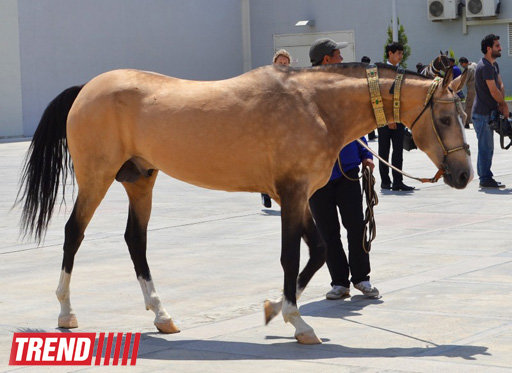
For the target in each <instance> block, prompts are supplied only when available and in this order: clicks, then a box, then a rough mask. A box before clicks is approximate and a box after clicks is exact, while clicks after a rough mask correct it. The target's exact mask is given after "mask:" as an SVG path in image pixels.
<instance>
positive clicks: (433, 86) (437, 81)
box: [423, 76, 443, 106]
mask: <svg viewBox="0 0 512 373" xmlns="http://www.w3.org/2000/svg"><path fill="white" fill-rule="evenodd" d="M442 81H443V78H440V77H438V76H436V77H435V78H434V80H433V81H432V84H431V85H430V87H429V88H428V92H427V97H425V103H424V104H423V105H424V106H427V104H428V102H429V101H430V99H431V98H432V95H433V94H434V92H435V91H436V89H437V87H438V86H439V84H440V83H441V82H442Z"/></svg>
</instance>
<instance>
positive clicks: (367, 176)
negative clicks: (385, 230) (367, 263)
mask: <svg viewBox="0 0 512 373" xmlns="http://www.w3.org/2000/svg"><path fill="white" fill-rule="evenodd" d="M363 194H364V195H365V197H366V211H365V213H364V230H363V242H362V244H363V250H364V252H365V253H366V254H368V253H370V250H371V248H372V241H373V240H374V239H375V237H376V236H377V225H376V224H375V215H374V214H373V207H374V206H377V205H378V204H379V198H378V197H377V193H375V177H374V176H373V173H372V169H371V168H370V167H368V166H366V167H364V168H363Z"/></svg>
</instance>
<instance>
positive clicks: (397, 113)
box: [393, 70, 404, 123]
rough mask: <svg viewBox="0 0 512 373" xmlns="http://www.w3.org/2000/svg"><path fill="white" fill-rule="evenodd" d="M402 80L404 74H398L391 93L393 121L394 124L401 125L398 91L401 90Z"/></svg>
mask: <svg viewBox="0 0 512 373" xmlns="http://www.w3.org/2000/svg"><path fill="white" fill-rule="evenodd" d="M401 71H403V70H401ZM403 79H404V73H403V72H399V73H398V74H397V75H396V78H395V88H394V92H393V118H394V120H395V123H402V122H401V121H400V89H401V88H402V80H403Z"/></svg>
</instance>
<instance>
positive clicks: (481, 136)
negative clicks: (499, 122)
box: [472, 112, 496, 183]
mask: <svg viewBox="0 0 512 373" xmlns="http://www.w3.org/2000/svg"><path fill="white" fill-rule="evenodd" d="M495 115H496V112H492V113H490V114H487V115H483V114H478V113H473V115H472V118H473V126H474V127H475V131H476V138H477V139H478V157H477V161H476V170H477V172H478V176H479V177H480V183H482V182H486V181H489V180H492V176H493V175H492V172H491V165H492V156H493V154H494V134H493V132H492V130H491V128H490V127H489V121H490V120H491V118H492V117H493V116H495Z"/></svg>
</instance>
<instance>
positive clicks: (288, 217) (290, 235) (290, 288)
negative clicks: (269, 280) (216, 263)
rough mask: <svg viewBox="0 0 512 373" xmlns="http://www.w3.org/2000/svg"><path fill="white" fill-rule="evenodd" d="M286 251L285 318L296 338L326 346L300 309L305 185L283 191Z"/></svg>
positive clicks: (282, 263)
mask: <svg viewBox="0 0 512 373" xmlns="http://www.w3.org/2000/svg"><path fill="white" fill-rule="evenodd" d="M279 196H280V197H281V224H282V248H281V265H282V266H283V270H284V300H283V304H282V311H283V318H284V321H285V322H288V321H289V322H290V323H291V324H292V325H293V326H294V327H295V338H296V339H297V340H298V341H299V342H300V343H304V344H314V343H322V341H321V340H320V339H319V338H318V337H317V336H316V335H315V332H314V331H313V328H312V327H311V326H309V325H308V324H306V322H305V321H304V320H303V319H302V317H301V316H300V313H299V309H298V308H297V278H298V275H299V262H300V239H301V236H302V234H303V232H304V214H305V210H306V206H307V203H308V200H307V193H306V191H305V186H304V185H300V184H299V185H297V184H295V185H293V184H290V183H288V184H287V185H286V186H285V187H282V188H280V190H279Z"/></svg>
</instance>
